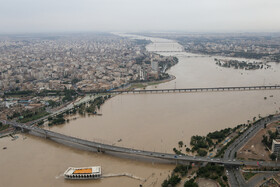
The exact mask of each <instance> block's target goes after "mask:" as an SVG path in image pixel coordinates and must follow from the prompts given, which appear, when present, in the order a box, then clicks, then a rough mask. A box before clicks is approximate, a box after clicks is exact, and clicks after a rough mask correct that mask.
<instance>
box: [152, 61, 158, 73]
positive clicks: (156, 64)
mask: <svg viewBox="0 0 280 187" xmlns="http://www.w3.org/2000/svg"><path fill="white" fill-rule="evenodd" d="M151 64H152V70H153V71H155V72H158V61H153V60H152V62H151Z"/></svg>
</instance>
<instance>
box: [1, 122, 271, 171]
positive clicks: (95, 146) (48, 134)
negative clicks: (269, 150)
mask: <svg viewBox="0 0 280 187" xmlns="http://www.w3.org/2000/svg"><path fill="white" fill-rule="evenodd" d="M7 123H9V124H11V125H12V126H13V127H16V128H18V129H22V130H23V131H26V132H33V133H36V134H39V135H41V137H45V138H48V139H51V140H54V141H55V140H63V141H64V142H68V144H69V145H70V146H71V145H75V144H76V145H82V146H85V147H87V148H89V149H91V150H93V151H96V150H98V151H101V152H106V151H109V152H119V153H124V154H129V155H135V156H145V157H152V158H157V159H164V160H169V161H175V162H177V161H178V162H179V161H183V162H184V161H185V162H210V163H217V164H224V165H226V166H231V167H233V166H235V167H238V166H242V165H243V164H245V165H248V166H258V162H257V161H242V160H235V159H229V158H211V157H199V156H189V155H176V154H168V153H159V152H152V151H144V150H138V149H132V148H126V147H119V146H114V145H108V144H102V143H98V142H93V141H88V140H83V139H80V138H76V137H72V136H67V135H64V134H60V133H57V132H53V131H49V130H45V129H42V128H38V127H35V126H28V125H25V124H20V123H17V122H14V121H12V122H7ZM262 165H264V166H275V162H271V163H270V162H263V163H262Z"/></svg>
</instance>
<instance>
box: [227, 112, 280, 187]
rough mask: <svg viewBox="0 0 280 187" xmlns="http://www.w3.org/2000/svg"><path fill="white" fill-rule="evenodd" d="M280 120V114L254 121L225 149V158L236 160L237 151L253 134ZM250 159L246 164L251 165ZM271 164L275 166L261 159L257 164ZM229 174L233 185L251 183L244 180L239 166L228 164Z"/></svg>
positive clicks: (273, 165)
mask: <svg viewBox="0 0 280 187" xmlns="http://www.w3.org/2000/svg"><path fill="white" fill-rule="evenodd" d="M278 120H280V116H279V115H278V116H273V117H272V118H271V119H269V118H265V119H261V120H259V121H257V122H256V123H254V124H253V125H252V126H251V127H250V128H248V129H247V130H246V131H245V132H244V133H243V134H242V135H241V136H239V137H238V138H237V139H236V140H235V141H234V142H233V143H232V144H231V145H230V146H229V147H228V148H227V149H226V151H225V154H224V159H227V160H235V153H237V151H238V150H239V149H240V148H242V147H243V146H244V145H245V144H246V143H247V142H248V141H249V140H250V139H251V138H252V137H253V136H255V135H256V134H257V132H259V130H261V129H262V128H264V125H265V124H268V123H271V122H274V121H278ZM248 162H249V161H247V162H245V161H244V164H245V165H250V164H249V163H248ZM251 162H252V163H255V161H251ZM258 165H260V166H269V167H275V166H276V165H275V162H263V161H259V162H258V163H257V165H255V166H258ZM226 170H227V175H228V177H229V182H230V185H231V186H236V185H237V186H241V187H242V186H250V185H251V184H248V183H246V181H245V180H244V178H243V176H242V173H241V172H240V170H239V167H230V166H226ZM257 181H258V180H256V179H255V180H254V181H253V182H252V183H257Z"/></svg>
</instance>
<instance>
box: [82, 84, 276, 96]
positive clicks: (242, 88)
mask: <svg viewBox="0 0 280 187" xmlns="http://www.w3.org/2000/svg"><path fill="white" fill-rule="evenodd" d="M279 89H280V85H275V86H230V87H208V88H207V87H205V88H180V89H153V90H151V89H149V90H147V89H145V90H111V91H104V92H97V91H89V92H86V93H115V94H121V93H128V94H135V93H139V94H141V93H195V92H221V91H254V90H279Z"/></svg>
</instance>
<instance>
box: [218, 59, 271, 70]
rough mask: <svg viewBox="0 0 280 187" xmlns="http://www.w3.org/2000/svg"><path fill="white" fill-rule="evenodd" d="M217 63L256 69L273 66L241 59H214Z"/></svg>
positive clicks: (223, 65)
mask: <svg viewBox="0 0 280 187" xmlns="http://www.w3.org/2000/svg"><path fill="white" fill-rule="evenodd" d="M214 60H215V62H216V64H217V65H218V66H220V67H225V68H234V69H245V70H256V69H268V68H270V67H271V66H270V65H268V64H266V63H263V62H246V61H240V60H226V59H216V58H215V59H214Z"/></svg>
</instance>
